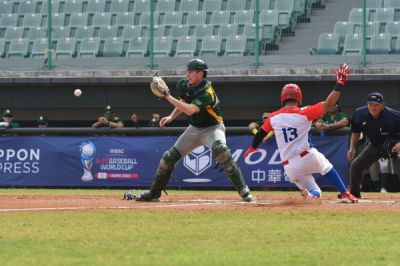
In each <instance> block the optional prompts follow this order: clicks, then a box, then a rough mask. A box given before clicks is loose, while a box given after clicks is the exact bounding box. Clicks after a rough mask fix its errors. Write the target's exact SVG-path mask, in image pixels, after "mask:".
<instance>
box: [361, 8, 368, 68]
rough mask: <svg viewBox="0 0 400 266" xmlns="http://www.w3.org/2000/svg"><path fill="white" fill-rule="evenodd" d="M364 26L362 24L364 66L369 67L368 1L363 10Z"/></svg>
mask: <svg viewBox="0 0 400 266" xmlns="http://www.w3.org/2000/svg"><path fill="white" fill-rule="evenodd" d="M362 9H363V10H362V12H363V14H362V16H363V24H362V51H361V54H362V62H361V64H362V66H363V67H366V66H367V0H363V8H362Z"/></svg>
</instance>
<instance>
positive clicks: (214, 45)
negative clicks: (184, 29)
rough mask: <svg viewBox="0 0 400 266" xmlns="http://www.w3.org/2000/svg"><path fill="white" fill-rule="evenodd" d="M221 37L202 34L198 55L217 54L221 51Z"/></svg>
mask: <svg viewBox="0 0 400 266" xmlns="http://www.w3.org/2000/svg"><path fill="white" fill-rule="evenodd" d="M221 45H222V37H221V36H219V35H209V36H204V37H203V40H202V42H201V48H200V52H199V56H218V55H219V54H220V53H221Z"/></svg>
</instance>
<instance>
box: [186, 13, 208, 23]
mask: <svg viewBox="0 0 400 266" xmlns="http://www.w3.org/2000/svg"><path fill="white" fill-rule="evenodd" d="M206 19H207V13H206V12H205V11H193V12H189V13H188V16H187V21H186V24H188V25H192V26H193V25H203V24H206ZM210 23H211V24H212V22H210Z"/></svg>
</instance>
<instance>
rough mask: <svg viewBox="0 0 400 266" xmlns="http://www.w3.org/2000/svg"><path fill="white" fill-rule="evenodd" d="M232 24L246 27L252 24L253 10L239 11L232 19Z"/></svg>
mask: <svg viewBox="0 0 400 266" xmlns="http://www.w3.org/2000/svg"><path fill="white" fill-rule="evenodd" d="M233 23H235V24H238V25H246V24H250V25H251V24H253V23H254V11H253V10H239V11H236V13H235V15H234V17H233Z"/></svg>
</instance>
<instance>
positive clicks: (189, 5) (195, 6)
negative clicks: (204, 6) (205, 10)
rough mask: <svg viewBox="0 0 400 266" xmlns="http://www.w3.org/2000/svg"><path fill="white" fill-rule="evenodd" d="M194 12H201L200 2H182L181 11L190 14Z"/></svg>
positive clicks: (185, 0) (182, 0) (186, 0)
mask: <svg viewBox="0 0 400 266" xmlns="http://www.w3.org/2000/svg"><path fill="white" fill-rule="evenodd" d="M193 10H199V0H181V3H180V5H179V11H181V12H189V11H193Z"/></svg>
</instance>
